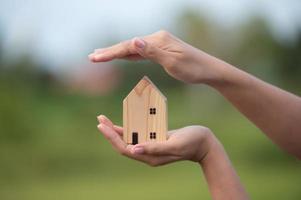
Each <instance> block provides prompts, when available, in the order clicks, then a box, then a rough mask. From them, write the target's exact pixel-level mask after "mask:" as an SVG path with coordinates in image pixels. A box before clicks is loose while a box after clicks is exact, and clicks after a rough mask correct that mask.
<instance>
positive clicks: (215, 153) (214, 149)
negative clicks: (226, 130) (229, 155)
mask: <svg viewBox="0 0 301 200" xmlns="http://www.w3.org/2000/svg"><path fill="white" fill-rule="evenodd" d="M206 141H207V142H206V143H207V144H206V146H207V152H206V153H205V154H204V155H203V157H202V158H201V159H200V160H199V161H198V163H199V164H200V165H202V166H203V165H205V164H206V165H207V164H208V162H212V160H217V159H219V158H218V157H219V156H220V155H221V153H223V152H224V148H223V146H222V144H221V143H220V142H219V141H218V139H217V138H216V137H215V136H214V134H213V133H211V134H208V136H207V138H206Z"/></svg>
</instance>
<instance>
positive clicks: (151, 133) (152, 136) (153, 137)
mask: <svg viewBox="0 0 301 200" xmlns="http://www.w3.org/2000/svg"><path fill="white" fill-rule="evenodd" d="M149 138H150V139H156V138H157V135H156V132H150V134H149Z"/></svg>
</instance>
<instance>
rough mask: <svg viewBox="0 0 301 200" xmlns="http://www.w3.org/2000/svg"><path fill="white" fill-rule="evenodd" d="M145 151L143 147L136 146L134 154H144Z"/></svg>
mask: <svg viewBox="0 0 301 200" xmlns="http://www.w3.org/2000/svg"><path fill="white" fill-rule="evenodd" d="M143 153H144V149H143V147H135V148H134V154H143Z"/></svg>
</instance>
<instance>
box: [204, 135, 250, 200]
mask: <svg viewBox="0 0 301 200" xmlns="http://www.w3.org/2000/svg"><path fill="white" fill-rule="evenodd" d="M213 137H214V136H213ZM210 149H211V150H210V151H209V152H208V154H207V155H206V156H205V158H204V159H203V160H202V161H201V162H200V165H201V166H202V169H203V172H204V175H205V178H206V180H207V184H208V187H209V190H210V193H211V196H212V199H214V200H220V199H221V200H227V199H231V200H236V199H237V200H245V199H249V198H248V195H247V193H246V192H245V190H244V188H243V186H242V184H241V183H240V180H239V177H238V176H237V174H236V172H235V170H234V169H233V167H232V165H231V162H230V160H229V159H228V156H227V154H226V153H225V151H224V149H223V147H222V145H221V144H220V143H219V142H218V141H217V140H215V141H214V143H213V144H212V145H211V147H210Z"/></svg>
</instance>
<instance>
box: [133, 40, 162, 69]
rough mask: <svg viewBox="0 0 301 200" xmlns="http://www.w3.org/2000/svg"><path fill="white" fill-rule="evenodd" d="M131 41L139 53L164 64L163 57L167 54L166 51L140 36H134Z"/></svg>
mask: <svg viewBox="0 0 301 200" xmlns="http://www.w3.org/2000/svg"><path fill="white" fill-rule="evenodd" d="M132 43H133V46H134V47H135V49H136V52H137V53H138V54H139V55H141V56H142V57H144V58H147V59H150V60H152V61H154V62H157V63H159V64H161V65H164V59H165V58H166V56H168V55H167V52H165V51H164V50H162V49H160V48H158V47H156V46H155V45H153V44H151V43H150V42H147V41H146V40H143V39H141V38H134V39H133V40H132Z"/></svg>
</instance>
